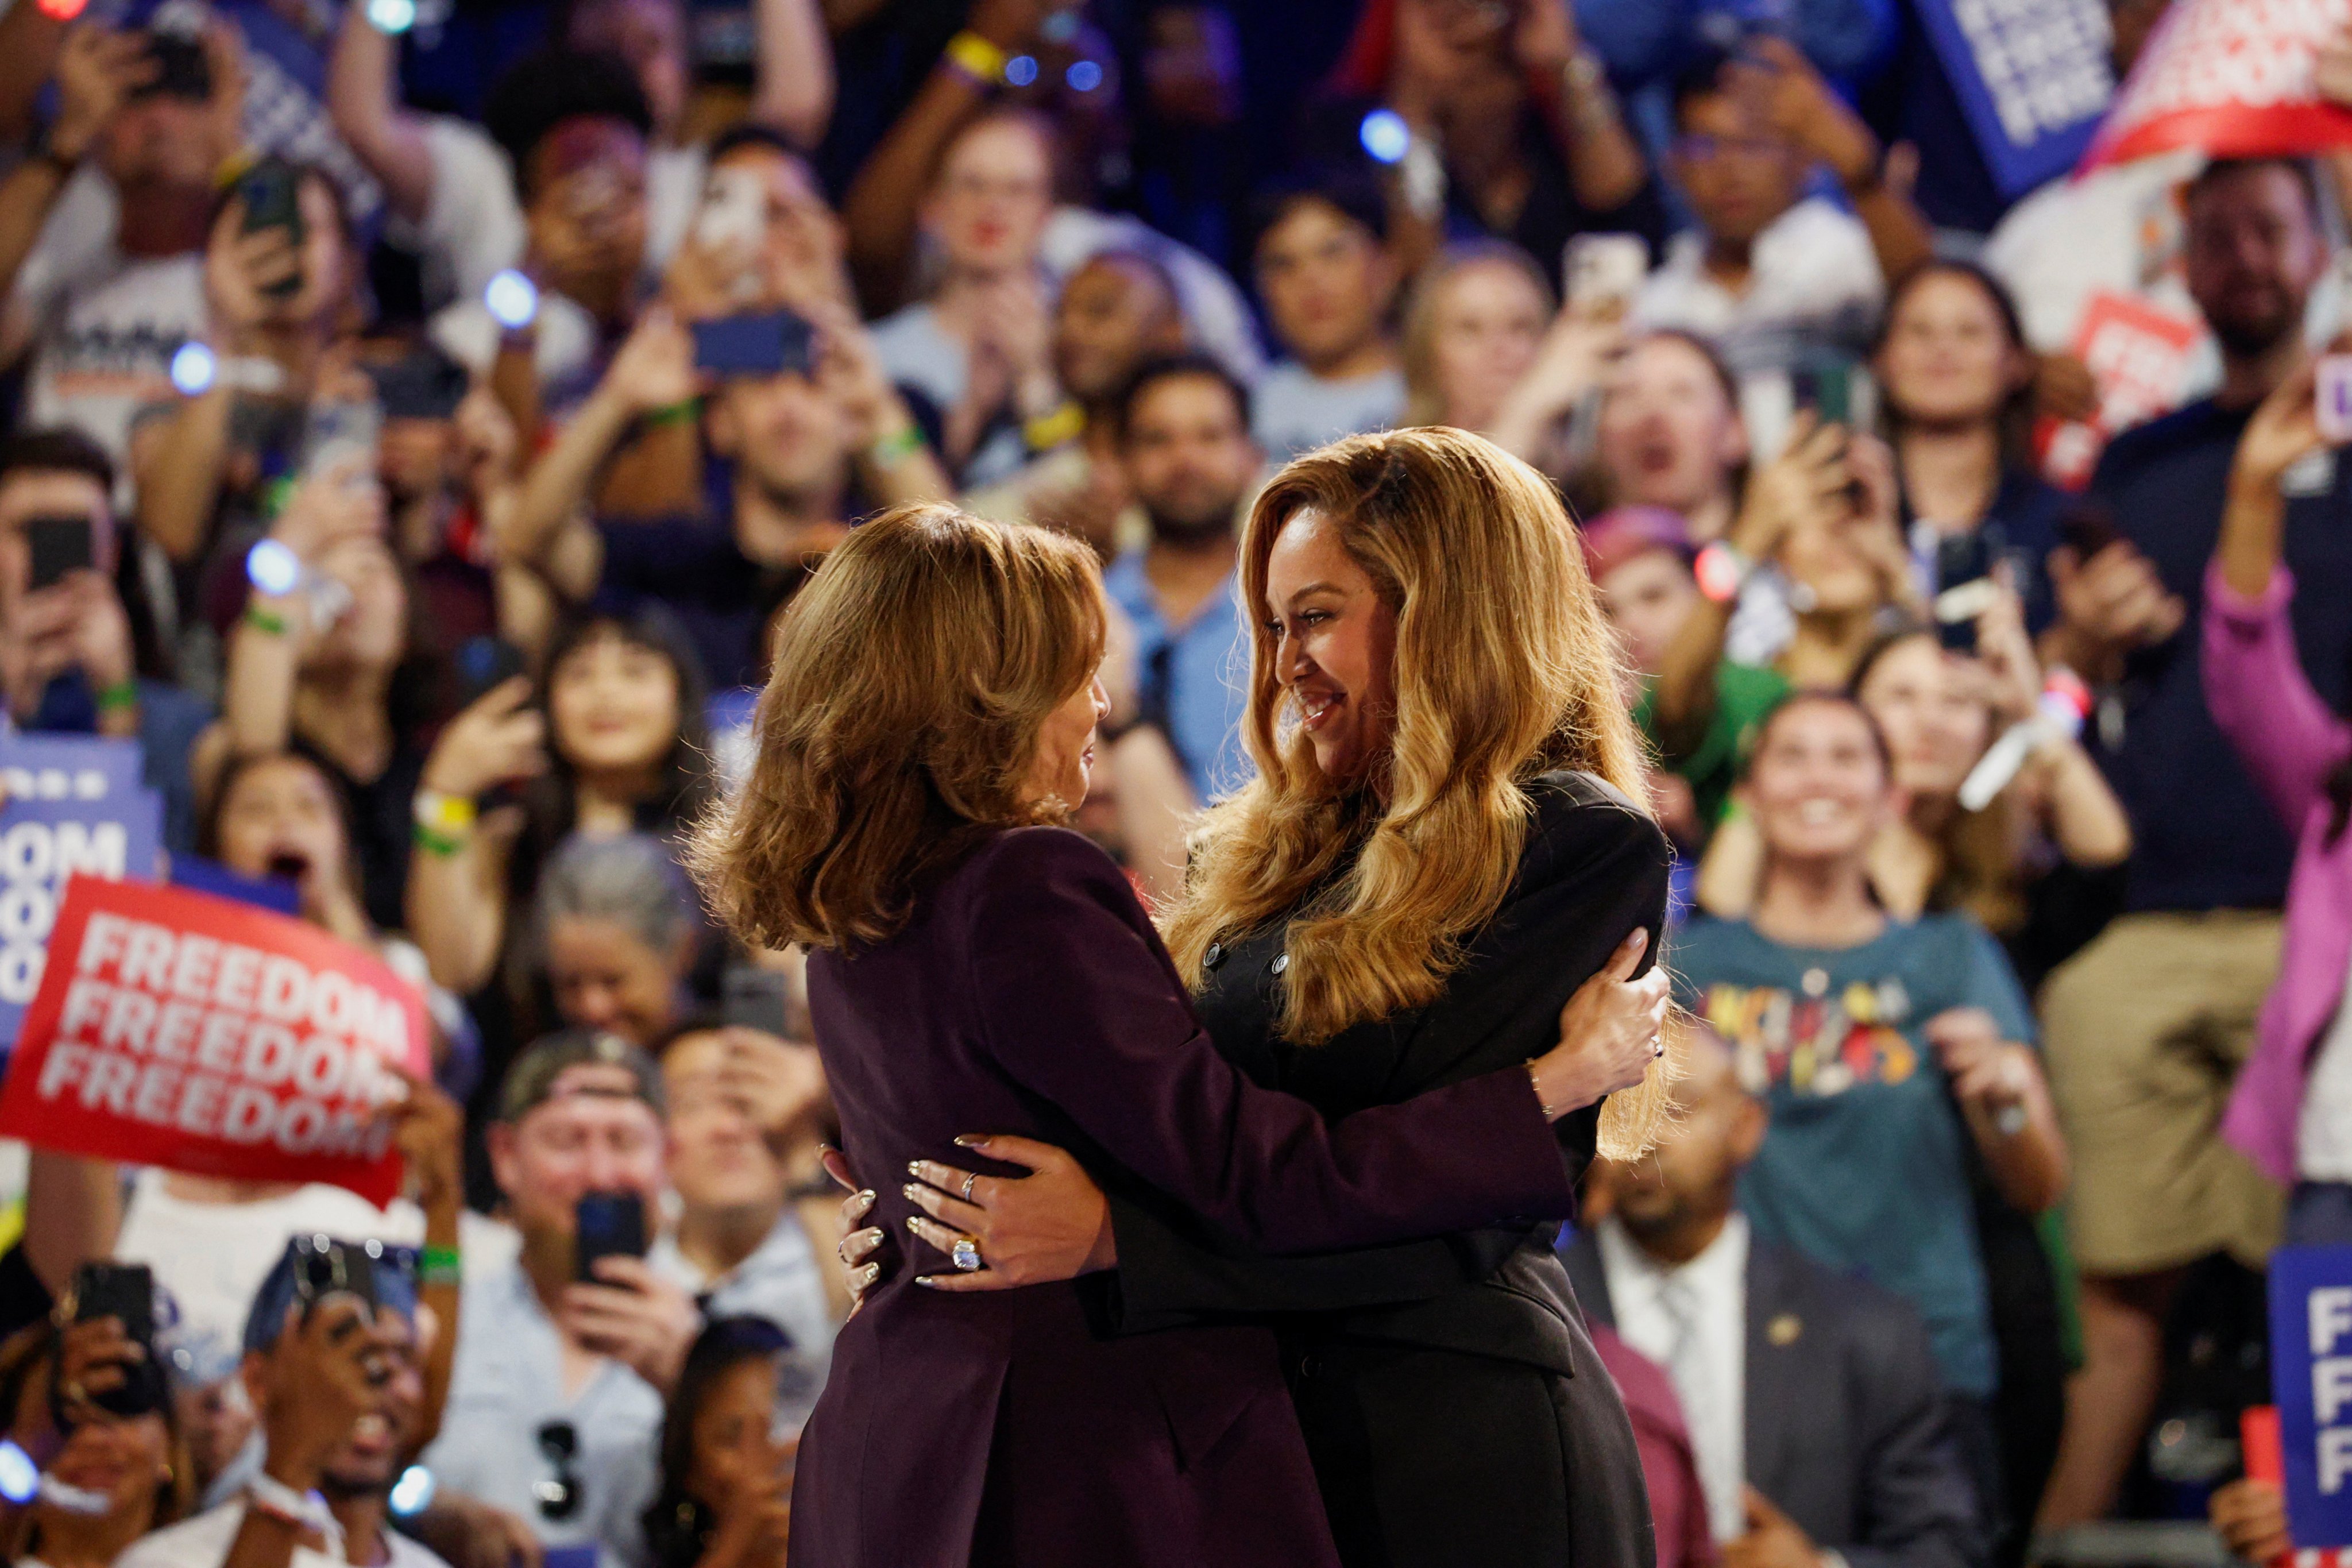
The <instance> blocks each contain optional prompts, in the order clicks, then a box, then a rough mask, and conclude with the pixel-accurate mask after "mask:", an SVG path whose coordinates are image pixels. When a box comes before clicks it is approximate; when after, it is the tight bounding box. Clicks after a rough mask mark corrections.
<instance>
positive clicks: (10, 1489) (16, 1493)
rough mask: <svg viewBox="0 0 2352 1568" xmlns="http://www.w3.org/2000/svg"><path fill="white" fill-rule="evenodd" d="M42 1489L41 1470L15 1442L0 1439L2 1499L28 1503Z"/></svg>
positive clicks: (0, 1486) (0, 1492)
mask: <svg viewBox="0 0 2352 1568" xmlns="http://www.w3.org/2000/svg"><path fill="white" fill-rule="evenodd" d="M40 1489H41V1468H40V1467H39V1466H38V1465H36V1464H35V1463H33V1456H32V1455H30V1454H27V1453H26V1452H25V1450H24V1449H22V1448H19V1447H16V1444H15V1443H14V1442H13V1441H9V1440H6V1439H0V1498H5V1499H7V1500H9V1501H10V1502H13V1503H28V1502H30V1501H32V1500H33V1494H34V1493H36V1492H37V1491H39V1490H40Z"/></svg>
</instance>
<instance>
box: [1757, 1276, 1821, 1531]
mask: <svg viewBox="0 0 2352 1568" xmlns="http://www.w3.org/2000/svg"><path fill="white" fill-rule="evenodd" d="M1788 1285H1789V1280H1788V1271H1787V1270H1786V1269H1785V1268H1782V1267H1781V1265H1780V1257H1779V1255H1778V1254H1777V1253H1775V1252H1774V1250H1773V1249H1772V1248H1771V1247H1767V1246H1765V1245H1763V1244H1762V1243H1760V1242H1757V1241H1754V1240H1751V1241H1750V1242H1749V1244H1748V1336H1747V1340H1748V1375H1747V1377H1746V1378H1745V1380H1744V1382H1745V1384H1746V1386H1745V1388H1744V1389H1743V1390H1742V1394H1743V1395H1744V1397H1743V1398H1742V1399H1741V1401H1740V1405H1741V1410H1742V1414H1741V1417H1740V1424H1741V1428H1742V1432H1743V1435H1744V1436H1745V1439H1746V1442H1747V1446H1748V1448H1747V1458H1746V1463H1745V1465H1744V1467H1743V1468H1745V1469H1746V1470H1747V1472H1748V1484H1749V1485H1751V1486H1753V1487H1755V1488H1756V1489H1758V1490H1759V1491H1761V1492H1765V1493H1768V1494H1769V1495H1772V1496H1776V1497H1777V1496H1779V1495H1780V1488H1779V1481H1780V1466H1781V1463H1782V1449H1783V1447H1784V1442H1785V1439H1786V1437H1787V1436H1788V1432H1787V1424H1788V1422H1789V1421H1790V1418H1792V1417H1793V1416H1794V1415H1796V1414H1797V1412H1798V1411H1800V1410H1801V1409H1802V1408H1804V1394H1803V1391H1802V1387H1801V1377H1800V1373H1801V1371H1802V1368H1803V1365H1804V1363H1805V1359H1806V1358H1805V1354H1804V1349H1805V1347H1804V1344H1803V1341H1804V1338H1805V1336H1806V1334H1807V1333H1809V1332H1811V1331H1812V1329H1813V1327H1814V1325H1812V1324H1810V1323H1807V1322H1806V1321H1804V1319H1803V1318H1802V1317H1801V1315H1800V1314H1798V1313H1797V1312H1796V1311H1794V1310H1791V1305H1790V1300H1789V1289H1788Z"/></svg>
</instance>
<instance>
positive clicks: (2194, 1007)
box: [2039, 158, 2352, 1529]
mask: <svg viewBox="0 0 2352 1568" xmlns="http://www.w3.org/2000/svg"><path fill="white" fill-rule="evenodd" d="M2186 216H2187V221H2188V241H2187V245H2188V254H2187V264H2188V282H2189V292H2190V294H2191V295H2192V296H2193V297H2194V298H2195V300H2196V301H2197V306H2198V309H2199V310H2200V311H2201V312H2202V313H2203V315H2204V318H2205V321H2206V323H2207V324H2208V325H2209V326H2210V328H2211V329H2212V331H2213V336H2214V339H2215V341H2216V342H2217V343H2218V345H2219V347H2220V349H2221V360H2222V376H2221V386H2220V389H2219V390H2218V391H2217V392H2216V393H2215V394H2214V395H2212V396H2211V397H2210V398H2208V399H2205V400H2204V401H2202V402H2199V403H2194V404H2191V405H2189V406H2187V407H2185V408H2182V409H2180V410H2179V412H2177V413H2174V414H2171V415H2169V416H2166V417H2164V418H2162V419H2158V420H2156V421H2155V422H2153V423H2151V424H2148V425H2144V426H2140V427H2139V428H2138V429H2137V430H2133V431H2129V432H2127V433H2126V434H2125V435H2123V436H2121V437H2117V439H2116V441H2115V443H2114V444H2113V445H2112V446H2110V447H2108V448H2107V451H2106V454H2105V457H2104V458H2103V459H2102V460H2101V462H2100V465H2099V469H2098V473H2097V475H2096V477H2095V479H2094V480H2093V481H2092V489H2093V493H2094V495H2095V497H2096V499H2097V500H2099V501H2100V502H2102V503H2103V504H2104V505H2105V509H2106V510H2107V512H2108V514H2109V515H2110V516H2112V517H2113V518H2114V519H2115V521H2116V523H2117V524H2118V525H2119V526H2120V527H2121V529H2122V531H2123V532H2124V535H2125V538H2126V542H2119V543H2115V544H2109V545H2107V546H2106V547H2105V549H2102V550H2100V551H2098V552H2096V553H2095V554H2093V555H2092V556H2091V557H2090V558H2089V559H2088V560H2086V561H2078V560H2076V559H2075V554H2074V552H2073V551H2071V550H2067V549H2061V550H2059V551H2056V552H2053V556H2052V562H2051V566H2052V579H2053V584H2054V585H2055V588H2056V591H2057V597H2058V603H2059V614H2060V617H2061V619H2060V624H2059V625H2058V626H2055V627H2053V632H2052V635H2051V637H2050V638H2049V642H2050V643H2051V645H2053V647H2054V648H2055V650H2056V651H2057V653H2058V656H2059V657H2060V658H2063V660H2064V661H2065V662H2068V663H2071V664H2072V665H2074V668H2076V669H2077V670H2079V671H2081V672H2082V673H2083V674H2084V676H2085V677H2086V678H2088V679H2092V680H2094V681H2095V682H2099V683H2102V684H2103V686H2104V692H2103V697H2102V701H2101V705H2100V712H2099V714H2098V721H2097V723H2096V724H2095V736H2096V739H2097V741H2098V742H2099V746H2098V749H2097V753H2096V754H2097V755H2098V757H2099V760H2100V763H2101V764H2102V765H2103V766H2104V767H2105V771H2106V773H2107V777H2108V780H2109V782H2110V783H2112V784H2114V786H2115V789H2116V795H2118V796H2120V797H2121V798H2122V800H2123V803H2124V805H2125V807H2126V809H2127V810H2128V811H2129V812H2130V814H2131V818H2132V826H2133V829H2134V834H2135V837H2136V839H2137V847H2136V848H2135V849H2134V851H2133V855H2132V858H2131V861H2130V864H2129V868H2128V879H2127V883H2126V892H2125V906H2124V907H2125V912H2124V913H2123V915H2122V916H2121V917H2120V918H2118V919H2117V920H2116V921H2114V922H2113V923H2112V924H2110V925H2109V926H2108V927H2107V928H2106V930H2105V932H2104V933H2103V934H2102V935H2101V936H2100V937H2099V938H2098V940H2097V941H2095V942H2093V943H2092V944H2091V945H2090V946H2089V947H2087V948H2085V949H2084V951H2083V952H2081V953H2080V954H2079V955H2078V956H2077V957H2075V958H2074V960H2073V961H2072V962H2070V963H2067V964H2066V965H2065V966H2064V967H2063V968H2061V969H2060V970H2058V971H2057V972H2056V973H2054V974H2053V976H2052V977H2051V980H2050V982H2049V984H2048V986H2047V987H2046V988H2045V990H2044V992H2043V994H2042V1017H2043V1022H2044V1027H2045V1031H2046V1038H2047V1042H2048V1058H2049V1062H2050V1078H2051V1084H2050V1087H2051V1089H2052V1091H2053V1094H2054V1095H2055V1097H2056V1099H2057V1104H2058V1110H2059V1113H2060V1116H2061V1118H2062V1120H2063V1122H2064V1124H2065V1131H2066V1137H2067V1141H2068V1142H2069V1144H2070V1145H2071V1146H2072V1148H2073V1150H2074V1190H2073V1194H2072V1201H2071V1203H2070V1205H2069V1218H2070V1224H2071V1226H2072V1238H2073V1242H2074V1257H2075V1258H2076V1260H2077V1261H2078V1262H2079V1263H2080V1265H2081V1267H2082V1271H2083V1281H2082V1313H2083V1338H2084V1364H2083V1370H2082V1371H2081V1372H2080V1373H2077V1374H2076V1376H2075V1378H2074V1384H2073V1386H2072V1387H2071V1388H2070V1389H2069V1391H2068V1400H2067V1404H2068V1414H2067V1425H2066V1430H2065V1435H2064V1437H2063V1442H2062V1445H2061V1448H2060V1454H2059V1461H2058V1468H2057V1472H2056V1474H2055V1475H2054V1476H2053V1478H2052V1480H2051V1483H2050V1488H2049V1490H2048V1493H2047V1494H2046V1497H2045V1500H2044V1501H2043V1504H2042V1514H2041V1519H2040V1521H2039V1522H2040V1524H2041V1526H2042V1528H2044V1529H2050V1528H2057V1527H2061V1526H2064V1525H2070V1524H2075V1523H2080V1522H2084V1521H2089V1520H2094V1519H2096V1518H2099V1517H2100V1516H2102V1515H2103V1514H2105V1512H2106V1511H2107V1510H2108V1509H2109V1508H2110V1507H2111V1506H2112V1504H2113V1503H2114V1500H2115V1497H2116V1490H2117V1488H2118V1487H2119V1486H2120V1484H2121V1482H2122V1480H2123V1477H2124V1474H2125V1472H2126V1469H2128V1468H2129V1467H2130V1464H2131V1460H2132V1456H2133V1455H2134V1453H2135V1452H2136V1451H2137V1448H2138V1446H2139V1443H2140V1441H2141V1438H2142V1436H2143V1435H2144V1434H2145V1432H2146V1429H2147V1422H2148V1418H2149V1415H2150V1413H2151V1411H2152V1409H2153V1407H2154V1404H2155V1400H2156V1395H2157V1386H2158V1376H2159V1374H2160V1372H2161V1370H2162V1363H2163V1345H2164V1342H2163V1332H2164V1322H2165V1317H2166V1313H2167V1310H2168V1307H2169V1305H2170V1303H2171V1300H2172V1298H2173V1295H2174V1293H2175V1291H2176V1290H2177V1289H2178V1287H2179V1281H2180V1279H2181V1278H2182V1275H2183V1272H2184V1270H2185V1269H2186V1268H2187V1267H2188V1266H2189V1265H2190V1264H2192V1263H2194V1262H2196V1261H2197V1260H2198V1259H2200V1258H2204V1257H2206V1256H2208V1255H2209V1254H2211V1253H2214V1252H2219V1251H2223V1250H2227V1251H2229V1252H2231V1253H2232V1254H2233V1255H2235V1256H2236V1257H2238V1258H2240V1259H2241V1260H2242V1261H2243V1262H2245V1263H2246V1264H2248V1265H2249V1266H2251V1267H2256V1268H2259V1267H2261V1264H2262V1260H2263V1258H2264V1256H2265V1255H2266V1254H2267V1253H2268V1251H2269V1249H2270V1247H2271V1246H2272V1245H2273V1243H2274V1242H2275V1241H2276V1239H2277V1237H2278V1222H2279V1204H2280V1194H2279V1193H2278V1191H2277V1189H2276V1188H2274V1187H2273V1186H2272V1185H2271V1184H2269V1183H2268V1182H2267V1181H2266V1180H2264V1179H2263V1177H2262V1176H2261V1175H2259V1174H2258V1173H2257V1172H2256V1171H2255V1169H2254V1167H2253V1166H2252V1163H2250V1162H2249V1161H2248V1160H2247V1159H2246V1158H2245V1157H2244V1156H2243V1155H2242V1154H2240V1153H2238V1152H2236V1151H2235V1150H2233V1149H2231V1148H2230V1147H2228V1146H2227V1145H2226V1144H2224V1142H2222V1140H2221V1135H2220V1131H2219V1124H2220V1122H2221V1111H2222V1107H2223V1104H2224V1102H2225V1101H2226V1100H2227V1098H2228V1096H2229V1093H2230V1087H2231V1079H2232V1078H2233V1077H2234V1076H2235V1074H2236V1071H2237V1068H2238V1067H2239V1065H2240V1064H2241V1063H2242V1062H2243V1061H2244V1059H2245V1057H2246V1053H2247V1051H2248V1049H2249V1048H2250V1047H2251V1045H2252V1035H2253V1026H2254V1016H2255V1013H2256V1010H2257V1009H2258V1008H2259V1007H2260V1005H2262V1001H2263V995H2264V994H2265V993H2266V992H2267V991H2268V990H2269V988H2270V984H2271V981H2272V979H2273V975H2274V974H2275V973H2277V969H2278V963H2279V918H2278V910H2279V907H2280V904H2281V901H2282V900H2283V899H2284V895H2285V891H2286V881H2287V868H2288V865H2289V862H2290V858H2291V851H2292V847H2293V846H2292V844H2291V842H2290V840H2289V838H2288V837H2287V833H2286V830H2285V829H2284V827H2282V826H2280V824H2279V822H2278V819H2277V818H2276V817H2275V816H2273V814H2272V813H2271V811H2270V809H2269V808H2268V807H2267V806H2266V805H2264V804H2263V797H2262V796H2261V795H2258V794H2256V792H2255V790H2254V786H2253V784H2252V783H2251V782H2250V781H2249V779H2248V778H2247V775H2246V773H2245V772H2244V771H2243V770H2242V768H2241V767H2240V765H2239V763H2238V760H2237V756H2236V753H2235V752H2232V751H2231V747H2230V745H2229V743H2228V742H2226V741H2224V740H2223V739H2222V737H2221V731H2219V730H2217V729H2216V728H2215V727H2214V724H2213V721H2212V719H2211V717H2210V715H2209V713H2208V712H2207V710H2206V705H2205V696H2204V690H2203V678H2202V675H2201V672H2200V658H2199V647H2198V633H2197V627H2198V624H2199V621H2200V618H2201V616H2200V606H2201V603H2202V599H2203V592H2202V589H2203V584H2204V574H2205V568H2206V563H2207V561H2208V559H2209V558H2210V556H2211V555H2212V553H2213V547H2214V542H2215V539H2216V537H2217V536H2218V534H2219V531H2220V527H2221V510H2222V504H2223V500H2224V496H2225V493H2226V490H2227V487H2228V484H2229V473H2230V468H2231V458H2232V456H2233V454H2234V453H2235V451H2236V449H2237V446H2238V441H2239V437H2240V436H2241V435H2242V434H2243V432H2244V431H2245V428H2246V425H2247V422H2248V420H2249V419H2250V418H2251V417H2252V415H2253V411H2254V407H2255V405H2257V404H2258V403H2260V402H2261V401H2262V399H2263V396H2264V395H2267V394H2268V393H2269V392H2270V391H2271V390H2272V389H2273V387H2276V386H2278V385H2279V384H2281V383H2282V382H2284V381H2285V380H2286V379H2287V378H2288V377H2289V376H2291V375H2293V374H2295V373H2296V372H2298V371H2299V370H2301V369H2302V368H2303V367H2304V366H2305V363H2307V354H2308V350H2307V349H2306V348H2305V344H2304V342H2303V331H2302V329H2303V321H2304V307H2305V302H2306V300H2308V298H2309V296H2310V292H2311V289H2312V288H2313V286H2314V285H2315V283H2316V282H2317V281H2318V279H2319V278H2320V276H2321V274H2322V272H2323V271H2324V270H2325V269H2326V266H2327V260H2328V256H2327V241H2326V238H2325V237H2324V236H2323V234H2322V231H2321V227H2320V219H2319V215H2318V210H2317V202H2316V200H2315V192H2314V187H2313V184H2312V174H2311V171H2310V170H2309V169H2308V168H2307V167H2306V166H2305V165H2304V164H2302V163H2296V162H2293V161H2289V160H2285V159H2276V158H2263V159H2247V160H2224V161H2221V162H2217V163H2212V164H2211V165H2210V166H2209V167H2208V168H2207V169H2206V170H2205V172H2204V173H2203V174H2200V175H2199V176H2198V177H2197V178H2196V179H2195V180H2194V181H2192V182H2191V183H2190V184H2189V189H2188V195H2187V205H2186ZM2283 489H2284V492H2285V494H2286V497H2287V504H2286V521H2285V554H2286V563H2287V565H2288V566H2289V567H2290V568H2291V569H2292V570H2293V572H2294V578H2295V583H2296V588H2297V591H2296V593H2295V595H2294V632H2295V638H2296V643H2297V645H2298V648H2299V651H2300V653H2301V655H2302V660H2303V666H2304V668H2305V671H2306V672H2307V673H2308V674H2309V676H2310V678H2311V679H2312V682H2313V684H2314V685H2315V686H2316V687H2317V689H2318V690H2319V692H2320V695H2321V696H2322V697H2323V698H2325V699H2326V700H2327V701H2328V702H2330V703H2331V704H2333V705H2335V706H2336V707H2338V708H2341V707H2342V705H2343V702H2344V699H2345V696H2346V663H2347V653H2352V530H2347V521H2352V463H2347V462H2345V461H2343V460H2342V454H2340V453H2336V452H2332V451H2331V452H2325V453H2321V454H2318V455H2317V457H2316V458H2315V460H2312V461H2307V462H2305V463H2301V464H2298V465H2296V467H2295V468H2291V469H2290V470H2288V473H2287V475H2286V478H2285V479H2284V484H2283Z"/></svg>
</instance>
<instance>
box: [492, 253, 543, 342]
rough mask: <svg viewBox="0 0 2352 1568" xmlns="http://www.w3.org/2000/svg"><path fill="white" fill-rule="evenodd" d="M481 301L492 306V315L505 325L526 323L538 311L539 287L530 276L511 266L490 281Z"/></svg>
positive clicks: (522, 325) (521, 325) (523, 324)
mask: <svg viewBox="0 0 2352 1568" xmlns="http://www.w3.org/2000/svg"><path fill="white" fill-rule="evenodd" d="M482 303H483V304H484V305H486V306H488V308H489V312H490V315H491V318H492V319H493V320H495V321H497V322H498V323H499V325H500V326H502V327H509V328H514V327H527V326H529V325H530V323H531V319H532V318H533V317H535V316H537V315H538V314H539V289H538V287H537V285H535V284H533V283H532V282H531V280H530V279H528V278H526V277H524V276H523V275H522V274H521V273H520V272H517V271H516V270H515V269H514V268H511V267H509V268H507V269H506V270H505V271H504V272H501V273H499V275H498V276H497V277H495V278H493V279H490V281H489V285H488V287H487V288H485V289H483V290H482Z"/></svg>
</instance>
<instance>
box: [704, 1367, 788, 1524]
mask: <svg viewBox="0 0 2352 1568" xmlns="http://www.w3.org/2000/svg"><path fill="white" fill-rule="evenodd" d="M777 1370H778V1369H777V1365H776V1358H775V1357H773V1356H764V1355H762V1356H751V1357H748V1358H746V1359H745V1360H742V1361H740V1362H737V1363H735V1364H734V1365H733V1366H730V1367H729V1368H728V1369H727V1370H726V1371H725V1372H722V1373H719V1375H718V1376H716V1377H714V1378H712V1379H711V1380H710V1384H709V1387H708V1388H706V1389H705V1390H704V1392H703V1395H702V1402H701V1403H700V1404H699V1405H697V1406H696V1407H695V1412H694V1429H693V1436H692V1438H691V1447H690V1450H689V1451H690V1454H691V1461H690V1464H689V1466H688V1470H687V1475H686V1490H687V1493H688V1495H689V1496H691V1497H693V1498H695V1499H697V1500H699V1501H701V1502H702V1503H704V1504H705V1505H706V1506H708V1507H711V1508H719V1507H721V1506H723V1505H724V1504H725V1503H726V1502H727V1501H728V1500H729V1499H730V1498H732V1497H734V1496H736V1495H738V1493H739V1492H740V1489H741V1488H742V1487H743V1485H744V1484H745V1483H746V1482H747V1481H748V1480H750V1479H751V1478H752V1477H753V1476H755V1475H758V1474H760V1473H762V1472H764V1471H766V1470H769V1469H772V1468H773V1466H774V1464H775V1461H776V1455H775V1452H774V1447H773V1445H772V1443H771V1442H770V1440H769V1431H770V1428H771V1427H772V1425H773V1423H774V1420H775V1412H776V1373H777Z"/></svg>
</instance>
